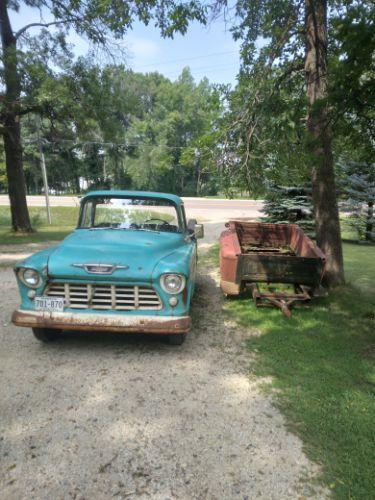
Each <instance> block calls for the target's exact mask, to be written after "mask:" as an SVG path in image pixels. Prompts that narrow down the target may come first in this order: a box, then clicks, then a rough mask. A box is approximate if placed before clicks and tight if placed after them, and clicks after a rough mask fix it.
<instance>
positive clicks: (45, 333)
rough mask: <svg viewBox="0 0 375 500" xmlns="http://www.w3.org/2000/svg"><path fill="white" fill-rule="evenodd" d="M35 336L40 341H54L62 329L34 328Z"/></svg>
mask: <svg viewBox="0 0 375 500" xmlns="http://www.w3.org/2000/svg"><path fill="white" fill-rule="evenodd" d="M32 330H33V334H34V337H35V338H36V339H38V340H39V341H40V342H44V343H48V342H53V341H54V340H56V339H57V337H58V336H59V333H60V330H55V329H54V328H32Z"/></svg>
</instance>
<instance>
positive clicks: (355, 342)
mask: <svg viewBox="0 0 375 500" xmlns="http://www.w3.org/2000/svg"><path fill="white" fill-rule="evenodd" d="M374 308H375V302H374V299H373V298H372V297H371V296H369V295H365V294H361V293H360V292H359V291H358V290H357V289H355V288H353V287H344V288H342V289H340V290H336V291H335V292H332V293H331V294H330V297H329V298H327V299H319V300H315V301H314V302H313V304H312V307H311V309H295V310H294V311H293V317H292V318H291V319H290V320H287V319H286V318H284V317H283V316H282V315H281V313H280V311H279V310H276V309H256V308H255V306H254V304H253V303H252V301H251V299H250V297H241V298H239V299H237V300H230V301H228V302H227V303H226V305H225V311H226V313H227V314H230V316H231V318H232V319H233V318H236V319H237V321H238V322H240V323H241V324H243V325H246V326H248V327H251V328H253V329H255V330H258V331H259V332H260V335H259V336H254V337H253V338H252V339H250V340H249V342H248V347H249V349H250V350H253V351H255V352H257V353H258V356H257V358H256V365H255V367H253V368H252V369H253V371H254V372H255V373H256V374H257V375H260V376H271V377H272V379H273V382H272V387H270V386H269V388H274V389H276V390H277V392H276V393H277V401H278V405H279V406H280V408H281V410H282V411H283V412H284V414H286V415H287V417H288V421H289V423H290V425H291V427H292V428H293V430H294V431H295V432H297V433H298V434H299V435H300V436H301V438H302V439H303V441H304V445H305V449H306V452H307V453H308V455H309V456H310V458H312V459H313V460H315V461H317V462H320V463H323V464H324V479H325V480H326V482H327V483H328V484H329V485H330V487H331V489H332V492H333V494H334V496H336V497H337V498H356V499H357V498H370V497H371V493H370V492H374V491H375V475H374V470H375V458H374V448H375V437H374V432H373V423H374V421H375V399H374V396H375V370H374V357H375V352H374V344H373V342H374V333H373V332H374V326H375V322H374Z"/></svg>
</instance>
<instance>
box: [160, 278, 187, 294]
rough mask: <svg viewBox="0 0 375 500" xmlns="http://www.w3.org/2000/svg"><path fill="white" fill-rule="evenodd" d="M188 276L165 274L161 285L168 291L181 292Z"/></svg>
mask: <svg viewBox="0 0 375 500" xmlns="http://www.w3.org/2000/svg"><path fill="white" fill-rule="evenodd" d="M185 285H186V278H185V276H184V275H182V274H163V276H162V277H161V278H160V286H161V287H162V289H163V290H164V291H165V292H167V293H172V294H175V293H181V292H182V290H183V289H184V288H185Z"/></svg>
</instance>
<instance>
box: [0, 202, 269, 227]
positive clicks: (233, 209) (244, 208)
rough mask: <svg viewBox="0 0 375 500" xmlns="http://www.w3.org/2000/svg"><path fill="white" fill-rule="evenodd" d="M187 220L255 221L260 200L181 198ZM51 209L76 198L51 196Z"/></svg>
mask: <svg viewBox="0 0 375 500" xmlns="http://www.w3.org/2000/svg"><path fill="white" fill-rule="evenodd" d="M183 200H184V203H185V208H186V214H187V217H188V218H194V219H197V220H199V221H201V222H216V223H218V222H223V221H227V220H228V219H230V218H239V217H240V218H243V217H245V218H251V219H256V218H258V217H261V216H262V213H261V209H262V206H263V202H262V201H261V200H225V199H207V198H183ZM27 203H28V205H29V207H43V206H45V200H44V196H28V197H27ZM50 204H51V206H53V207H75V206H78V204H79V199H78V198H77V197H76V196H51V197H50ZM0 205H9V198H8V196H7V195H0Z"/></svg>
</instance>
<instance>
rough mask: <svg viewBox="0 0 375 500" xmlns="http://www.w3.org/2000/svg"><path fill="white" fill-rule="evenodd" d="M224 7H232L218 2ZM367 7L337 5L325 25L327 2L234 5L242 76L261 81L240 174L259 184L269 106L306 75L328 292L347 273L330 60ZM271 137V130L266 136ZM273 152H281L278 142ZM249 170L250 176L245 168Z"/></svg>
mask: <svg viewBox="0 0 375 500" xmlns="http://www.w3.org/2000/svg"><path fill="white" fill-rule="evenodd" d="M223 3H224V4H225V5H226V4H227V2H225V1H222V2H220V1H219V2H217V4H221V5H222V4H223ZM362 3H364V4H365V5H366V4H367V5H366V7H362ZM369 4H370V2H366V1H365V2H357V1H356V0H349V1H343V0H342V1H340V0H332V2H330V18H329V19H328V17H327V10H328V0H305V1H304V2H302V1H298V0H295V1H285V0H254V1H251V2H247V1H244V0H238V1H237V2H236V15H237V21H236V24H235V26H234V28H233V33H234V37H235V38H236V39H238V40H241V42H242V48H241V55H242V67H241V72H240V78H242V79H244V80H246V79H247V81H250V80H251V78H252V77H254V76H255V78H256V81H257V82H258V85H257V88H256V89H254V85H252V87H253V91H252V92H251V94H250V96H249V97H250V99H249V102H248V105H247V107H246V110H243V113H242V115H240V117H236V120H235V123H236V125H237V127H238V128H240V129H241V128H242V131H243V132H242V139H241V141H240V143H239V145H240V148H242V149H243V150H244V152H245V154H243V153H241V151H240V157H241V159H242V158H245V160H246V162H247V163H244V162H243V161H242V162H241V167H242V166H245V167H246V168H244V169H243V170H244V171H245V173H246V174H247V176H248V179H249V180H250V181H251V182H253V178H254V177H255V176H258V178H259V171H260V176H262V175H263V169H262V168H261V165H262V160H261V157H260V155H259V144H261V143H262V142H263V139H264V137H263V135H262V132H263V131H264V128H263V124H264V123H265V119H264V114H262V113H263V110H264V108H265V106H264V103H265V102H267V103H270V102H271V101H272V100H273V99H274V97H275V94H277V93H278V92H279V87H280V86H284V87H287V86H288V85H290V82H291V81H293V79H294V81H298V80H299V79H300V78H301V76H302V75H303V73H302V72H303V71H304V72H305V77H306V80H305V102H306V101H307V102H306V104H305V103H304V104H303V106H302V108H305V109H306V119H305V120H304V122H303V123H304V124H305V130H304V132H303V135H302V136H301V137H300V142H301V143H302V144H303V147H304V149H305V151H306V153H308V154H307V155H306V157H305V158H306V160H307V161H308V164H309V170H310V176H311V185H312V194H313V203H314V213H315V224H316V238H317V242H318V244H319V246H320V247H321V248H322V250H323V251H324V252H325V254H326V255H327V265H326V273H325V282H326V284H327V285H329V286H334V285H338V284H340V283H343V281H344V270H343V258H342V247H341V236H340V224H339V213H338V205H337V194H336V186H335V174H334V162H333V152H332V132H331V124H332V120H333V118H334V115H333V114H332V112H331V111H332V107H331V102H330V96H331V94H330V90H331V89H330V80H329V77H328V75H329V71H328V69H329V68H328V61H329V55H330V54H331V51H333V50H335V51H336V52H337V51H339V50H340V49H342V48H343V42H342V40H341V41H340V39H339V37H338V35H337V34H338V31H337V26H338V25H339V24H340V20H342V19H345V20H348V19H349V18H352V20H353V19H354V18H353V16H352V10H353V9H354V8H357V9H359V10H361V9H362V10H367V11H368V10H371V7H369ZM355 21H356V20H355ZM349 24H350V22H349ZM334 27H336V31H335V29H334ZM343 31H345V30H343ZM343 31H342V32H341V34H342V33H343ZM347 32H350V30H347ZM328 33H330V37H329V36H328ZM335 37H336V38H335ZM344 38H345V36H344ZM338 47H339V49H338ZM344 52H345V50H344ZM345 55H346V54H345ZM370 59H371V58H370ZM368 61H369V58H367V61H366V58H363V62H364V64H369V62H368ZM277 70H279V73H280V74H279V78H278V85H275V86H274V87H272V85H270V83H272V82H273V83H276V82H277V80H276V79H275V78H274V77H275V75H276V72H277ZM295 102H297V100H295ZM259 112H260V113H259ZM260 115H261V116H260ZM243 127H244V128H243ZM298 128H299V127H298ZM269 135H270V134H268V133H267V132H266V138H267V137H269ZM275 148H276V149H278V144H276V145H275ZM261 149H263V147H262V148H261ZM276 155H277V152H276ZM252 164H253V167H252V172H250V173H249V172H248V168H247V165H250V166H251V165H252ZM254 173H255V176H254Z"/></svg>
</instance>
